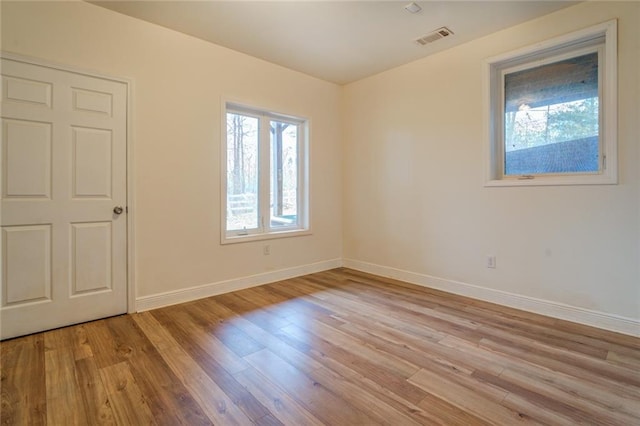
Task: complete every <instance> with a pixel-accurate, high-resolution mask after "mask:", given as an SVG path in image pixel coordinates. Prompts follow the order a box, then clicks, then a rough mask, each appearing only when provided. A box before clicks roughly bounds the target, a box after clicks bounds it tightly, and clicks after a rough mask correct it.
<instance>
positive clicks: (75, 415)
mask: <svg viewBox="0 0 640 426" xmlns="http://www.w3.org/2000/svg"><path fill="white" fill-rule="evenodd" d="M64 331H65V329H62V330H56V331H55V332H53V333H47V334H45V346H47V350H46V351H45V354H44V355H45V368H46V392H47V424H52V425H82V424H85V423H87V420H88V418H87V413H86V412H85V405H84V401H83V399H82V393H81V389H80V386H79V384H78V382H77V381H76V371H75V370H76V367H75V358H74V354H73V350H72V347H71V346H69V345H59V346H57V345H56V343H58V342H59V340H57V339H58V336H60V335H62V334H66V333H63V332H64Z"/></svg>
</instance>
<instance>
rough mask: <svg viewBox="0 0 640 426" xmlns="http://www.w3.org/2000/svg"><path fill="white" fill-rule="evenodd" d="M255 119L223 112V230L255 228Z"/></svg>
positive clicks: (256, 214) (256, 120)
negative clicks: (225, 161) (225, 130)
mask: <svg viewBox="0 0 640 426" xmlns="http://www.w3.org/2000/svg"><path fill="white" fill-rule="evenodd" d="M258 129H259V125H258V119H257V118H255V117H251V116H246V115H242V114H234V113H227V230H228V231H235V230H243V229H255V228H257V227H258V135H259V131H258Z"/></svg>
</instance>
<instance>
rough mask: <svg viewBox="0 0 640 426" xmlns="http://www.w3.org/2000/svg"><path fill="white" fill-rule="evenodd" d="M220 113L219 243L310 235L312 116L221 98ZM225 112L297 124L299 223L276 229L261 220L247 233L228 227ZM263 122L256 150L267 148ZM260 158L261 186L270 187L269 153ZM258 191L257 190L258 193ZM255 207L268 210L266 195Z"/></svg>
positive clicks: (267, 140) (266, 129) (268, 139)
mask: <svg viewBox="0 0 640 426" xmlns="http://www.w3.org/2000/svg"><path fill="white" fill-rule="evenodd" d="M221 111H222V117H221V126H220V127H221V139H220V142H221V143H220V171H221V173H220V198H221V199H220V205H221V214H220V243H221V244H234V243H243V242H249V241H263V240H271V239H276V238H288V237H295V236H303V235H311V233H312V232H311V219H310V216H311V215H310V208H309V207H310V201H309V199H310V194H309V187H310V185H309V163H310V160H309V156H310V151H309V134H310V132H311V120H310V119H309V118H305V117H299V116H294V115H291V114H284V113H280V112H274V111H273V110H270V109H266V108H260V107H254V106H247V105H246V104H244V103H240V102H236V101H231V100H228V99H222V107H221ZM227 112H238V113H241V114H245V115H250V116H253V117H258V118H260V117H263V116H266V117H268V118H269V119H275V120H282V121H284V122H290V123H295V124H298V125H299V126H300V127H299V131H300V134H299V138H298V158H299V160H300V165H299V167H298V200H299V201H298V212H297V213H298V218H299V220H298V225H297V226H295V227H294V226H291V227H282V228H278V229H269V230H267V229H266V228H265V227H264V226H263V223H259V224H258V229H255V230H248V232H247V233H246V234H244V233H242V232H241V231H237V230H236V231H227V125H226V123H227ZM265 127H267V126H262V127H261V129H260V133H261V134H260V136H259V141H258V143H259V146H258V150H259V151H262V150H265V149H266V150H267V152H268V151H269V145H270V135H269V129H268V128H265ZM259 161H260V165H259V167H260V169H259V171H260V175H259V180H260V184H259V185H260V187H266V188H269V186H270V184H271V182H270V166H271V163H270V162H271V158H270V156H269V155H259ZM259 195H260V194H259ZM258 209H259V211H260V212H263V215H264V212H267V211H269V197H266V199H265V197H261V198H259V201H258ZM263 220H264V218H263V217H261V218H260V219H259V222H262V221H263Z"/></svg>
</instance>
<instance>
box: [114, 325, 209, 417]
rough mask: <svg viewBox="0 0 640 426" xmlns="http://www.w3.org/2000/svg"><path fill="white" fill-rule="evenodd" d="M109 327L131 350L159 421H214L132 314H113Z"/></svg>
mask: <svg viewBox="0 0 640 426" xmlns="http://www.w3.org/2000/svg"><path fill="white" fill-rule="evenodd" d="M108 328H109V331H110V332H111V335H112V336H113V341H114V342H115V344H116V345H117V347H118V348H121V349H120V350H121V351H123V352H126V353H127V354H129V355H128V360H127V363H128V365H129V368H130V371H131V374H133V376H134V378H135V380H136V383H137V386H138V388H139V389H140V391H141V392H142V393H143V395H145V398H146V402H147V405H148V406H149V408H150V409H151V413H152V415H153V417H154V418H155V419H157V420H156V421H157V422H158V424H166V425H173V424H189V425H210V424H211V422H210V421H209V419H208V418H207V417H206V415H205V414H204V413H203V411H202V409H201V407H200V406H199V405H198V403H197V402H196V401H195V400H194V398H193V397H192V395H191V394H190V393H189V392H188V391H187V389H186V387H185V385H184V383H183V382H182V381H181V380H180V379H179V378H178V377H177V376H176V375H175V374H174V373H173V372H172V371H171V369H169V368H167V365H166V363H165V362H164V361H163V358H162V356H161V355H160V353H159V352H158V350H157V349H156V348H155V347H154V346H153V345H152V344H151V342H150V341H149V339H147V338H146V336H145V335H144V333H143V332H142V331H141V330H140V328H139V327H138V326H137V325H136V323H135V321H134V319H133V318H132V317H131V316H129V315H127V316H120V317H115V318H113V319H112V321H109V327H108Z"/></svg>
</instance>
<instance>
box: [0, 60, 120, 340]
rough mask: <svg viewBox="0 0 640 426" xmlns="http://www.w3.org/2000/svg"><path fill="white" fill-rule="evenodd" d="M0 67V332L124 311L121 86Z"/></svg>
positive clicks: (33, 68) (12, 63)
mask: <svg viewBox="0 0 640 426" xmlns="http://www.w3.org/2000/svg"><path fill="white" fill-rule="evenodd" d="M0 70H1V74H2V87H1V91H2V92H1V103H0V113H1V117H2V118H1V122H2V129H1V132H2V133H1V138H2V150H1V151H0V155H1V158H2V161H1V162H0V164H1V167H2V173H1V174H0V181H1V184H0V187H1V188H0V189H1V191H2V201H1V203H2V205H1V209H0V213H1V217H0V225H1V226H2V246H1V256H0V257H1V262H2V272H1V274H0V279H1V280H2V281H1V291H0V338H2V339H6V338H9V337H15V336H20V335H24V334H29V333H33V332H38V331H42V330H47V329H52V328H56V327H61V326H65V325H70V324H75V323H79V322H83V321H88V320H92V319H97V318H103V317H106V316H110V315H116V314H120V313H124V312H126V311H127V221H126V200H127V193H126V187H127V185H126V179H127V170H126V162H127V154H126V152H127V147H126V144H127V85H126V84H125V83H123V82H118V81H114V80H109V79H105V78H98V77H93V76H89V75H85V74H80V73H73V72H69V71H63V70H60V69H56V68H51V67H46V66H40V65H33V64H29V63H26V62H22V61H20V60H16V59H8V58H2V68H0ZM117 207H121V208H122V209H123V212H122V213H120V214H118V213H117V212H119V211H120V210H119V209H118V208H117ZM114 208H116V209H115V212H114Z"/></svg>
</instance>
